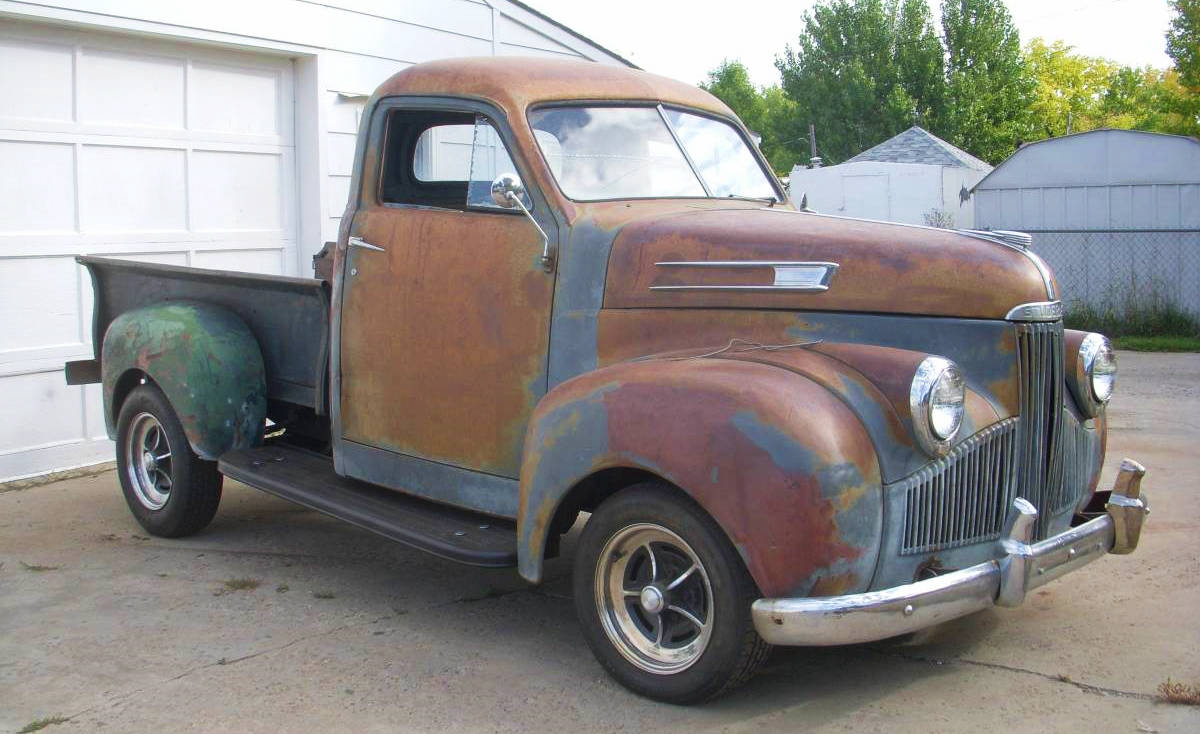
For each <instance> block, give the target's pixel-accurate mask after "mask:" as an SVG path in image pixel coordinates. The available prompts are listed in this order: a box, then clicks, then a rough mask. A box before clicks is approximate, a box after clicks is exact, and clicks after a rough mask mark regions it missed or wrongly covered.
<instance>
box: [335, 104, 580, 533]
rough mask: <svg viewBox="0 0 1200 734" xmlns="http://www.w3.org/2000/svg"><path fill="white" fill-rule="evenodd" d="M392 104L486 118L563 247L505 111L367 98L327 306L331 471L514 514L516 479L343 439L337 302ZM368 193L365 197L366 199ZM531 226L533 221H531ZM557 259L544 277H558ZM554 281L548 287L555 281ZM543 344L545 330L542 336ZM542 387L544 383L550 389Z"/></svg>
mask: <svg viewBox="0 0 1200 734" xmlns="http://www.w3.org/2000/svg"><path fill="white" fill-rule="evenodd" d="M394 110H414V111H416V110H422V111H425V110H428V111H443V112H464V113H474V114H480V115H483V116H484V117H486V118H487V119H488V120H489V121H490V122H491V123H492V125H493V127H494V128H495V130H496V132H497V133H498V134H499V136H500V138H501V140H502V141H503V143H504V145H505V147H506V148H507V151H508V153H509V156H510V157H511V158H512V161H513V164H514V166H515V167H516V168H517V171H516V172H517V174H518V175H519V176H520V177H521V180H522V182H523V183H524V184H525V187H526V192H527V193H528V196H529V197H530V199H531V201H532V203H533V206H532V210H533V213H534V216H535V217H536V218H537V220H538V222H539V224H540V225H541V226H542V228H543V229H544V230H546V234H547V235H548V236H549V237H550V246H551V249H552V250H553V251H557V252H561V245H562V242H561V239H562V237H564V236H565V233H566V232H568V228H567V223H566V219H565V217H564V215H563V213H562V212H561V211H559V210H558V208H557V207H555V206H554V205H553V204H552V202H551V200H550V199H549V198H548V197H547V196H546V195H545V192H543V191H542V190H541V188H540V187H539V186H538V185H537V184H536V181H537V177H535V176H534V175H532V165H531V161H529V160H528V159H527V155H526V151H525V149H523V148H522V147H521V146H520V145H519V144H518V141H517V139H516V137H515V136H514V134H513V130H512V128H511V125H510V121H509V119H508V116H507V115H506V114H505V112H504V111H503V110H501V109H500V108H499V107H497V106H496V105H494V104H492V103H490V102H488V101H485V100H482V99H475V98H466V97H447V96H418V95H413V96H391V97H384V98H381V99H377V100H376V99H372V100H371V101H370V102H369V103H368V106H367V109H366V110H365V111H364V119H365V120H366V122H365V123H364V124H362V125H361V126H360V129H359V134H358V139H357V144H356V148H355V163H354V172H353V175H352V178H351V184H350V196H349V197H348V201H347V205H346V210H345V213H344V215H343V217H342V220H341V227H340V229H339V232H338V239H337V247H336V250H335V253H334V263H333V293H332V308H331V312H330V320H331V323H330V355H329V369H330V373H329V381H330V387H329V394H330V418H331V436H330V440H331V445H332V449H333V459H334V469H335V471H336V472H337V473H338V474H339V475H342V476H354V477H355V478H359V479H362V480H364V481H368V482H371V483H373V484H378V485H381V486H385V487H388V488H391V489H396V490H398V491H403V492H407V493H411V494H415V495H419V496H423V497H426V498H428V499H432V500H435V501H439V502H444V503H447V504H452V505H455V506H459V507H464V508H466V509H471V510H475V511H479V512H484V513H487V514H491V515H495V516H497V517H504V518H515V517H516V516H517V500H518V497H517V495H518V487H519V481H518V480H519V477H509V476H498V475H496V474H489V473H485V472H481V471H474V470H471V469H467V468H463V467H459V466H453V465H451V464H446V463H441V462H438V461H434V460H430V459H424V458H420V457H415V456H409V455H405V454H398V453H394V452H391V451H387V450H384V449H380V448H377V447H374V446H366V445H364V444H360V443H357V442H354V441H349V440H347V439H346V438H345V437H344V424H343V416H342V318H343V313H342V304H343V298H344V292H345V286H346V280H347V277H348V275H349V274H348V273H347V272H346V269H347V267H349V265H348V263H349V262H350V260H351V258H349V257H348V255H347V248H348V240H349V237H350V236H351V232H353V231H355V230H356V227H357V226H358V225H359V224H360V222H358V221H357V219H358V215H359V213H360V212H361V211H362V210H363V209H364V208H365V203H366V202H367V201H368V200H369V201H370V202H374V201H377V200H378V197H379V196H380V183H381V180H382V167H383V160H384V156H385V153H386V140H385V137H386V131H387V119H388V115H389V113H391V112H392V111H394ZM368 197H370V198H369V199H368ZM495 214H496V216H522V215H521V214H520V213H519V212H517V213H509V212H496V213H495ZM529 226H530V229H531V230H532V229H533V225H532V223H530V224H529ZM557 264H558V263H557V258H556V259H555V262H554V267H553V269H552V270H551V272H549V273H546V274H545V277H547V278H551V279H552V280H556V277H557ZM555 285H556V284H552V293H553V290H554V286H555ZM553 308H554V297H553V295H552V296H551V304H550V309H551V313H550V321H551V323H552V321H553ZM547 343H548V344H549V334H547ZM549 360H550V352H549V348H548V349H547V355H546V361H547V365H546V370H545V373H546V375H547V380H548V375H549ZM548 387H549V385H548V384H547V385H545V386H544V388H543V389H548Z"/></svg>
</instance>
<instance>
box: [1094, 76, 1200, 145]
mask: <svg viewBox="0 0 1200 734" xmlns="http://www.w3.org/2000/svg"><path fill="white" fill-rule="evenodd" d="M1100 113H1101V115H1102V119H1101V121H1100V123H1099V124H1098V126H1101V127H1118V128H1128V129H1134V130H1149V131H1151V132H1159V133H1171V134H1174V135H1193V136H1200V95H1197V94H1195V93H1193V92H1191V91H1190V90H1189V89H1188V88H1187V87H1185V86H1184V85H1183V82H1182V81H1181V80H1180V75H1179V72H1177V71H1176V70H1174V69H1166V70H1162V69H1153V68H1150V67H1146V68H1144V69H1135V68H1132V67H1128V66H1125V67H1121V68H1119V69H1117V70H1116V71H1114V72H1113V73H1112V75H1111V76H1110V77H1109V80H1108V87H1107V89H1106V90H1105V92H1104V96H1103V98H1102V99H1101V103H1100Z"/></svg>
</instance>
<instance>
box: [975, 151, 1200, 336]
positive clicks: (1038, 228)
mask: <svg viewBox="0 0 1200 734" xmlns="http://www.w3.org/2000/svg"><path fill="white" fill-rule="evenodd" d="M973 199H974V202H975V223H976V226H977V227H979V228H983V229H1016V230H1021V231H1025V232H1029V233H1031V234H1033V247H1034V250H1036V251H1037V252H1038V253H1039V254H1040V255H1041V256H1042V257H1043V258H1045V259H1046V261H1047V262H1049V263H1050V265H1051V267H1053V268H1054V270H1055V272H1056V274H1057V275H1058V279H1059V284H1060V285H1061V286H1062V290H1063V295H1064V297H1065V298H1066V299H1068V300H1075V299H1080V300H1086V301H1089V302H1092V303H1103V302H1105V301H1108V302H1111V301H1116V300H1120V299H1122V298H1124V297H1126V296H1128V295H1130V294H1132V295H1135V296H1138V297H1145V296H1150V295H1161V296H1165V297H1168V298H1171V299H1173V300H1175V301H1176V302H1177V303H1179V304H1180V305H1182V306H1184V307H1185V308H1188V309H1190V310H1192V311H1193V312H1197V313H1200V140H1196V139H1195V138H1189V137H1182V136H1178V135H1163V134H1159V133H1149V132H1142V131H1137V130H1110V129H1102V130H1092V131H1089V132H1085V133H1077V134H1075V135H1067V136H1064V137H1060V138H1051V139H1049V140H1042V141H1039V142H1036V143H1031V144H1029V145H1025V146H1023V147H1021V148H1020V149H1019V150H1017V152H1016V153H1014V154H1013V155H1012V156H1010V157H1009V158H1008V159H1007V160H1006V161H1004V162H1003V163H1001V164H1000V165H999V166H997V167H996V168H995V170H993V171H992V172H991V173H990V174H989V175H988V176H987V177H985V178H984V179H983V180H982V181H980V182H979V183H978V184H977V185H976V186H975V189H974V196H973Z"/></svg>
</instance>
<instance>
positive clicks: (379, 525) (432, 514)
mask: <svg viewBox="0 0 1200 734" xmlns="http://www.w3.org/2000/svg"><path fill="white" fill-rule="evenodd" d="M218 467H219V469H220V471H221V473H222V474H224V475H225V476H227V477H229V478H230V479H234V480H237V481H239V482H242V483H243V484H248V485H250V486H251V487H255V488H257V489H261V490H263V491H264V492H269V493H271V494H273V495H276V496H278V497H282V498H283V499H285V500H290V501H292V502H295V503H296V504H299V505H303V506H305V507H308V508H309V509H313V510H316V511H317V512H322V513H325V514H326V515H330V516H332V517H336V518H338V519H339V520H345V521H346V522H348V523H350V524H352V525H357V526H358V527H360V528H363V529H364V530H370V531H371V532H373V533H378V534H379V535H382V536H383V537H385V538H388V539H390V540H395V541H397V542H400V543H404V544H405V545H410V546H412V547H414V548H417V549H419V550H423V551H425V552H427V553H432V554H433V555H435V556H440V557H442V558H445V559H447V560H451V561H457V562H459V563H466V564H470V565H472V566H486V567H490V568H507V567H511V566H515V565H517V529H516V525H515V524H514V523H512V522H511V521H509V520H498V519H496V518H493V517H489V516H487V515H481V514H479V513H475V512H470V511H469V510H461V509H458V508H457V507H450V506H447V505H443V504H438V503H436V502H430V501H428V500H424V499H420V498H417V497H414V496H412V495H408V494H403V493H401V492H396V491H394V490H390V489H383V488H382V487H376V486H375V485H373V484H367V483H365V482H359V481H356V480H353V479H347V478H345V477H340V476H338V475H337V474H336V473H335V472H334V470H333V461H332V460H331V459H329V458H328V457H325V456H321V455H319V454H314V453H311V452H308V451H305V450H303V449H298V448H293V447H290V446H286V445H280V444H277V445H271V446H264V447H261V448H256V449H238V450H236V451H230V452H228V453H226V454H224V455H222V456H221V459H220V461H219V462H218Z"/></svg>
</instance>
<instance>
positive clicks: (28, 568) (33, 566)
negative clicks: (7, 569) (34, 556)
mask: <svg viewBox="0 0 1200 734" xmlns="http://www.w3.org/2000/svg"><path fill="white" fill-rule="evenodd" d="M21 568H23V569H25V570H26V571H33V572H34V573H41V572H43V571H57V570H58V566H39V565H38V564H36V563H26V562H25V561H21Z"/></svg>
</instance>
